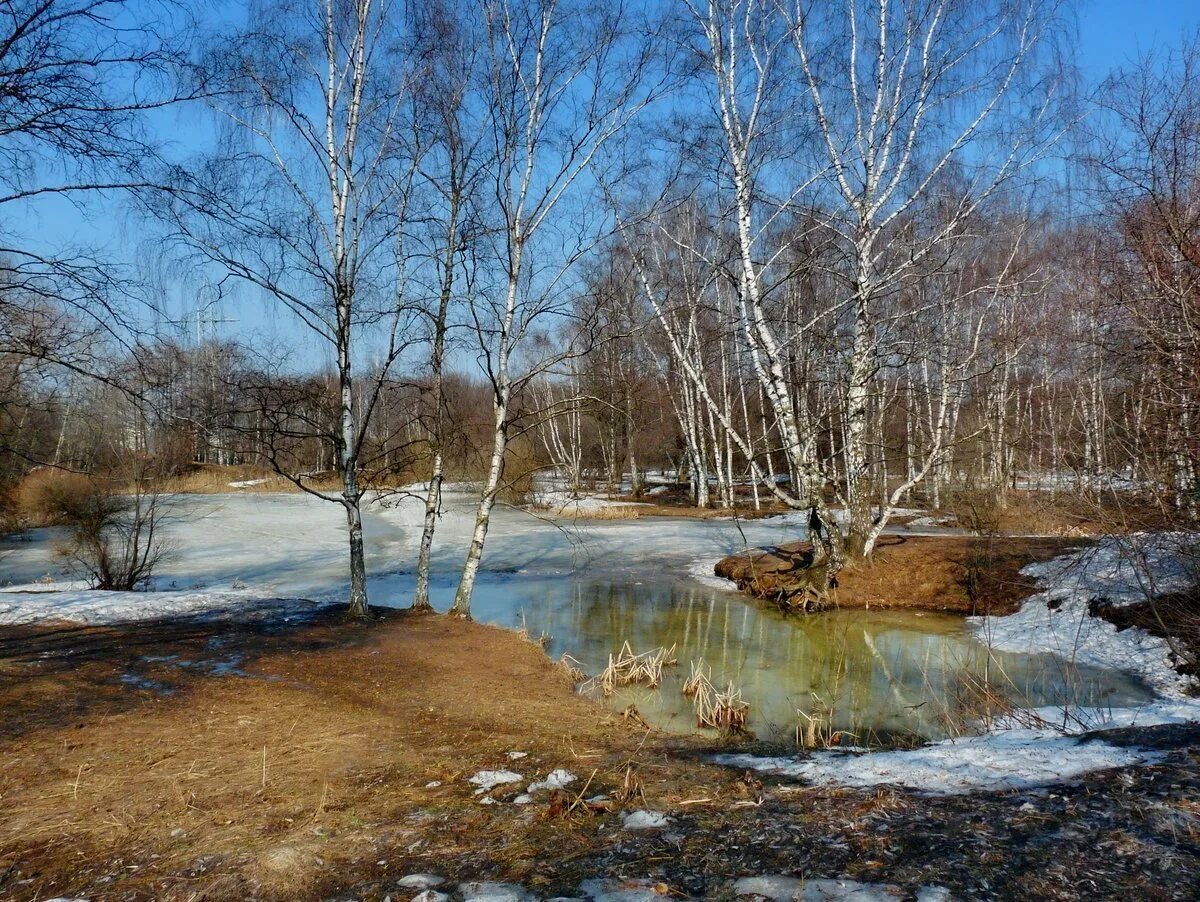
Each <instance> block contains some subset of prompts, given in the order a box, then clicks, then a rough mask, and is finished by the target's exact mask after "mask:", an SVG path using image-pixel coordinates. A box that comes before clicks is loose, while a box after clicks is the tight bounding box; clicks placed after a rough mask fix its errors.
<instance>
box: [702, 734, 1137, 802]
mask: <svg viewBox="0 0 1200 902" xmlns="http://www.w3.org/2000/svg"><path fill="white" fill-rule="evenodd" d="M1157 757H1158V756H1157V753H1153V752H1147V751H1144V750H1139V749H1135V748H1119V747H1117V746H1113V745H1109V744H1108V743H1105V742H1101V741H1099V740H1091V741H1085V740H1080V739H1079V738H1077V737H1070V736H1064V735H1063V734H1062V733H1060V732H1058V731H1055V730H1028V729H1014V730H1000V731H995V732H992V733H985V734H984V735H982V736H969V737H966V738H961V739H946V740H943V741H942V742H935V743H931V744H930V745H926V746H922V747H920V748H916V749H903V750H899V751H890V752H867V753H865V754H853V753H847V752H837V751H829V752H818V753H817V754H814V755H813V756H812V757H811V758H808V759H796V758H762V757H757V756H754V755H721V756H719V757H718V758H717V761H718V762H720V763H721V764H726V765H730V766H733V767H739V768H752V769H754V770H759V771H764V772H767V773H774V774H780V775H783V776H789V777H799V778H801V779H803V780H804V781H805V782H808V783H813V784H816V785H821V786H834V785H836V786H854V787H870V786H879V785H883V784H889V785H892V784H894V785H897V786H904V787H906V788H908V789H913V790H917V791H919V792H925V793H929V794H931V795H956V794H959V793H964V792H973V791H980V790H1002V789H1030V788H1033V787H1037V786H1044V785H1046V784H1049V783H1061V782H1065V781H1069V780H1072V779H1074V778H1076V777H1079V776H1081V775H1083V774H1086V773H1089V772H1091V771H1094V770H1103V769H1105V768H1111V767H1125V766H1127V765H1131V764H1139V763H1147V762H1150V761H1154V760H1156V759H1157Z"/></svg>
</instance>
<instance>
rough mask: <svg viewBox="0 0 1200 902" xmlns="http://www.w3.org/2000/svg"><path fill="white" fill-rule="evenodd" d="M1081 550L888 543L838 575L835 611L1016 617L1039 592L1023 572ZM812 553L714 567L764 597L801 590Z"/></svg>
mask: <svg viewBox="0 0 1200 902" xmlns="http://www.w3.org/2000/svg"><path fill="white" fill-rule="evenodd" d="M1079 544H1080V540H1078V539H1067V538H1036V539H1034V538H1009V537H1003V536H1001V537H992V538H977V537H974V536H884V537H883V538H881V539H880V541H879V545H878V546H877V547H876V549H875V553H874V554H873V555H872V558H871V560H870V562H869V563H866V564H863V565H859V566H857V567H853V568H848V569H846V570H843V571H842V572H841V573H839V574H838V577H837V583H838V584H837V587H836V588H835V589H834V591H833V594H832V599H831V600H832V602H833V605H834V606H835V607H843V608H918V609H921V610H926V611H948V612H952V613H960V614H1009V613H1012V612H1013V611H1015V610H1016V609H1017V608H1018V607H1019V606H1020V602H1021V599H1023V598H1026V597H1028V596H1029V595H1030V594H1032V593H1033V592H1034V590H1035V589H1036V582H1035V581H1034V580H1033V579H1032V578H1031V577H1028V576H1024V575H1022V573H1021V569H1022V568H1023V567H1025V565H1026V564H1030V563H1033V562H1035V561H1045V560H1049V559H1051V558H1053V557H1055V556H1057V555H1060V554H1063V553H1065V552H1066V551H1068V550H1070V549H1071V548H1076V547H1078V546H1079ZM811 559H812V546H811V545H810V544H808V543H807V542H794V543H791V544H786V545H779V546H776V547H774V548H771V549H766V550H755V551H751V552H746V553H741V554H734V555H730V556H729V557H726V558H722V559H721V560H720V561H719V562H718V563H717V565H716V567H715V568H714V570H715V572H716V574H717V575H718V576H721V577H724V578H725V579H731V580H733V581H734V582H735V583H737V584H738V587H739V588H740V589H742V590H743V591H745V592H747V593H749V594H750V595H753V596H755V597H757V598H765V599H774V598H777V597H778V596H779V595H780V593H787V592H788V591H789V590H791V589H793V588H796V587H798V586H800V585H801V583H802V579H803V572H804V570H805V568H806V567H807V566H808V564H809V562H810V561H811Z"/></svg>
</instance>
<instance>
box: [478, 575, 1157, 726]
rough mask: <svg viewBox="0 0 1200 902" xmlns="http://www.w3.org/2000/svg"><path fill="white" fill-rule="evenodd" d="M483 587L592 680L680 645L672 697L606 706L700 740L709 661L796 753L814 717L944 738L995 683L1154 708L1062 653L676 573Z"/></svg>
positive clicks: (943, 624) (662, 689)
mask: <svg viewBox="0 0 1200 902" xmlns="http://www.w3.org/2000/svg"><path fill="white" fill-rule="evenodd" d="M481 589H483V590H482V591H480V592H479V593H478V594H477V596H476V598H477V599H478V607H479V616H480V617H481V618H482V619H485V620H489V621H491V622H495V623H500V624H503V625H507V626H521V625H524V626H525V627H526V628H527V629H528V631H529V632H530V634H531V635H532V636H534V637H537V636H539V635H546V636H549V637H550V640H549V643H548V650H549V651H550V653H551V654H552V655H554V656H555V657H557V656H558V655H560V654H562V653H563V652H566V653H568V654H570V655H572V656H573V657H574V658H576V659H578V660H579V661H580V662H581V663H582V665H583V669H584V670H585V671H586V672H588V673H589V674H595V673H598V672H599V671H601V670H602V669H603V668H604V666H605V664H606V663H607V661H608V655H609V653H610V652H616V651H617V650H618V649H619V648H620V646H621V644H622V643H623V642H624V641H628V642H629V643H630V645H631V646H632V647H633V649H634V651H645V650H647V649H651V648H654V647H658V646H663V647H670V646H671V645H674V646H675V647H676V652H675V654H676V658H677V660H678V662H679V663H678V665H676V666H675V667H671V668H667V670H666V672H665V677H664V680H663V682H662V684H661V686H659V687H658V688H655V689H649V688H645V687H640V686H634V687H627V688H625V689H622V690H619V691H618V692H617V693H615V694H614V695H613V696H612V697H611V698H610V699H608V702H609V704H611V705H613V706H614V707H615V708H617V709H618V710H620V709H623V708H624V707H625V706H627V705H629V704H634V705H636V706H637V709H638V711H639V712H640V713H641V715H642V716H643V717H645V718H646V719H647V720H648V721H650V722H651V723H653V724H655V725H656V726H659V727H663V728H666V729H670V730H675V731H689V730H693V729H695V719H694V713H693V710H692V705H691V701H690V700H689V699H687V698H686V697H684V695H683V693H682V691H681V690H682V684H683V682H684V681H686V680H687V678H688V676H689V675H690V670H691V668H690V663H691V662H693V661H700V660H703V662H704V663H705V664H706V665H708V666H709V667H710V668H711V672H712V682H713V683H714V684H716V685H718V686H724V684H725V683H726V682H727V681H732V682H733V683H734V685H735V686H736V687H737V688H738V689H739V690H740V691H741V693H742V697H743V698H744V699H745V701H747V702H748V703H749V704H750V712H749V727H750V729H751V730H752V731H753V732H754V733H755V734H756V735H757V736H759V737H760V738H764V739H774V740H793V741H794V739H795V734H796V730H797V728H798V727H800V728H801V730H802V731H805V730H806V728H807V725H808V723H809V718H816V720H817V725H818V726H819V728H820V731H822V732H823V733H824V734H825V735H827V734H828V733H829V732H830V731H845V732H846V733H848V734H849V735H847V736H845V737H843V739H842V741H843V743H849V742H869V741H872V740H873V739H879V738H883V737H888V736H891V737H894V736H895V735H896V734H901V735H915V736H919V737H923V738H931V739H932V738H940V737H943V736H945V735H947V734H948V732H952V731H954V730H956V729H960V728H961V727H958V726H955V725H960V724H961V723H962V722H963V720H964V717H966V716H969V715H970V714H971V713H972V712H974V711H975V710H977V708H978V705H979V704H980V702H981V696H980V693H979V692H978V691H975V690H973V689H972V688H971V687H973V686H974V687H978V686H979V685H981V684H983V683H984V682H985V681H986V685H988V686H989V687H991V691H992V692H994V693H995V694H996V695H997V696H999V697H1001V698H1003V699H1005V700H1007V701H1008V702H1009V703H1011V704H1013V705H1015V706H1018V707H1039V706H1044V705H1066V704H1071V705H1087V706H1091V707H1101V708H1103V707H1107V706H1110V705H1111V706H1125V705H1134V704H1138V703H1140V702H1143V701H1147V700H1148V699H1149V698H1150V697H1151V693H1150V691H1149V690H1148V689H1147V688H1146V687H1145V686H1144V685H1142V684H1141V683H1140V682H1139V681H1138V680H1136V679H1135V678H1133V677H1130V676H1127V675H1125V674H1122V673H1119V672H1114V671H1108V670H1097V669H1095V668H1087V667H1077V666H1072V665H1070V664H1068V663H1066V662H1064V661H1062V660H1061V659H1059V658H1057V657H1056V656H1053V655H1045V654H1038V655H1021V654H1007V653H1005V654H1000V653H989V650H988V649H987V648H985V647H984V646H983V645H982V644H980V643H979V642H978V641H976V639H975V638H974V636H973V634H972V632H971V631H970V629H969V628H968V627H967V625H966V623H965V622H964V621H963V620H962V619H961V618H958V617H951V616H945V615H938V614H930V613H920V612H909V611H905V612H897V611H893V612H887V611H861V610H855V611H849V610H848V611H833V612H828V613H824V614H817V615H809V616H804V617H798V616H787V617H785V616H784V615H782V614H779V613H777V612H775V611H773V610H770V609H767V608H765V607H762V606H759V605H757V604H755V603H753V602H751V601H749V600H747V599H744V598H742V597H741V596H739V595H736V594H734V593H731V592H726V591H722V590H719V589H715V588H710V587H708V586H704V585H697V584H695V583H692V582H690V581H686V580H683V579H679V578H675V577H673V576H671V575H669V574H645V573H642V574H632V573H613V574H611V575H607V576H606V575H604V574H602V573H596V572H590V573H586V574H579V575H574V576H562V577H554V578H538V577H534V576H531V575H525V574H521V575H517V576H514V577H513V578H512V579H510V580H505V581H502V582H497V581H493V580H488V582H487V586H486V589H484V588H483V587H481ZM993 710H995V708H993Z"/></svg>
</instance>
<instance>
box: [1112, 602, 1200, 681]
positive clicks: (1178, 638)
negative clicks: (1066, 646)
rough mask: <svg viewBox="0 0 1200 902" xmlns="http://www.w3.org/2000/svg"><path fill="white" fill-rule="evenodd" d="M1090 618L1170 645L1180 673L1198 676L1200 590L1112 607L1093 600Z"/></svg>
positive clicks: (1199, 669)
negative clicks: (1136, 630) (1159, 638)
mask: <svg viewBox="0 0 1200 902" xmlns="http://www.w3.org/2000/svg"><path fill="white" fill-rule="evenodd" d="M1089 612H1090V613H1091V614H1092V616H1093V617H1103V618H1104V619H1105V620H1107V621H1108V622H1109V623H1112V624H1114V625H1115V626H1116V627H1117V629H1119V630H1124V629H1128V628H1129V627H1131V626H1135V627H1139V628H1141V629H1144V630H1146V632H1148V633H1151V634H1152V635H1155V636H1162V637H1164V638H1167V639H1169V640H1170V642H1171V648H1172V652H1173V655H1174V658H1175V660H1174V661H1173V662H1172V663H1173V664H1174V665H1175V669H1176V670H1178V671H1179V672H1180V673H1186V674H1190V675H1192V676H1200V591H1196V590H1193V591H1192V592H1187V593H1176V594H1172V595H1160V596H1159V597H1158V598H1155V599H1154V600H1153V601H1143V602H1138V603H1136V604H1125V605H1114V604H1109V603H1108V602H1106V601H1105V600H1104V599H1102V598H1101V599H1096V600H1094V601H1093V602H1092V603H1091V605H1090V606H1089Z"/></svg>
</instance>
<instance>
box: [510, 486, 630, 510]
mask: <svg viewBox="0 0 1200 902" xmlns="http://www.w3.org/2000/svg"><path fill="white" fill-rule="evenodd" d="M529 501H530V504H531V505H532V506H533V507H537V508H545V509H547V510H550V511H553V512H554V513H556V514H589V513H595V512H596V511H599V510H605V509H609V508H621V507H645V506H646V505H645V504H644V503H643V502H640V501H615V500H613V499H611V498H605V497H604V496H603V495H582V496H576V495H572V494H571V493H570V492H564V491H547V492H534V493H533V494H532V495H531V496H530V499H529Z"/></svg>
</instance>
